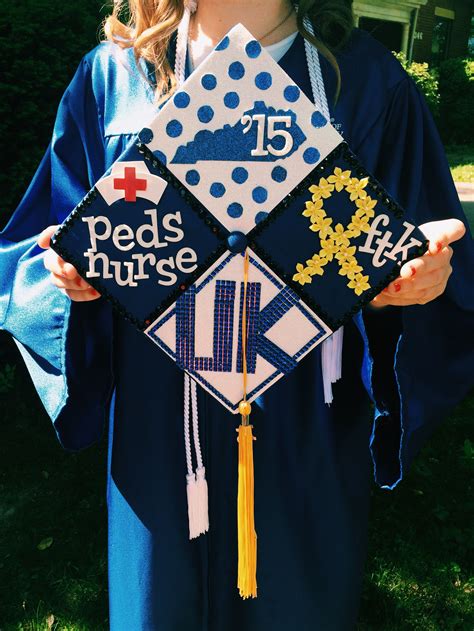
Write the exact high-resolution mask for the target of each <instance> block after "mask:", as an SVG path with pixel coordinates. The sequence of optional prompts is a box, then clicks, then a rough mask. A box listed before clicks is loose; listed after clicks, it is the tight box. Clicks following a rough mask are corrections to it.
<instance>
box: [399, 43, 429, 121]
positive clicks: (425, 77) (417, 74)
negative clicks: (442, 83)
mask: <svg viewBox="0 0 474 631" xmlns="http://www.w3.org/2000/svg"><path fill="white" fill-rule="evenodd" d="M394 55H395V57H396V58H397V59H398V61H399V62H400V63H401V64H402V66H403V68H404V69H405V70H406V71H407V73H408V74H409V75H410V76H411V77H412V79H413V80H414V81H415V83H416V85H417V86H418V87H419V89H420V90H421V92H423V94H424V95H425V98H426V101H427V103H428V105H429V107H430V110H431V112H432V113H433V116H434V117H435V119H436V118H437V117H438V114H439V101H440V95H439V88H438V76H437V72H436V70H435V69H433V68H430V67H429V65H428V64H427V63H417V62H414V61H413V62H409V61H408V60H407V58H406V56H405V54H404V53H394Z"/></svg>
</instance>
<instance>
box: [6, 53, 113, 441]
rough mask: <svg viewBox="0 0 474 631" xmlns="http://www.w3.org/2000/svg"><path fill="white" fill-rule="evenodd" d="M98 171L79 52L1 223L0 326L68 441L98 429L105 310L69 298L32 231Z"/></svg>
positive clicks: (92, 435) (92, 105) (89, 90)
mask: <svg viewBox="0 0 474 631" xmlns="http://www.w3.org/2000/svg"><path fill="white" fill-rule="evenodd" d="M25 150H26V148H25ZM103 171H104V145H103V134H102V132H101V117H100V115H99V114H98V110H97V106H96V100H95V97H94V92H93V85H92V78H91V68H90V65H89V63H88V61H87V60H86V58H84V59H83V60H82V62H81V64H80V65H79V67H78V69H77V71H76V74H75V76H74V78H73V79H72V81H71V83H70V85H69V86H68V88H67V90H66V92H65V93H64V95H63V98H62V100H61V102H60V105H59V109H58V113H57V117H56V122H55V126H54V130H53V136H52V140H51V143H50V145H49V147H48V149H47V151H46V153H45V155H44V157H43V159H42V161H41V164H40V166H39V168H38V170H37V172H36V174H35V176H34V177H33V180H32V182H31V184H30V186H29V188H28V190H27V191H26V193H25V195H24V197H23V199H22V200H21V202H20V204H19V206H18V208H17V209H16V211H15V213H14V215H13V216H12V218H11V220H10V221H9V223H8V224H7V226H6V227H5V229H4V230H3V232H1V233H0V327H1V328H2V329H3V330H5V331H7V332H9V333H10V334H11V335H12V336H13V338H14V340H15V342H16V344H17V346H18V347H19V349H20V352H21V354H22V356H23V359H24V361H25V363H26V365H27V368H28V370H29V372H30V375H31V377H32V380H33V382H34V385H35V387H36V390H37V392H38V394H39V396H40V398H41V400H42V402H43V404H44V407H45V408H46V411H47V412H48V414H49V416H50V417H51V419H52V421H53V424H54V428H55V430H56V433H57V435H58V438H59V440H60V442H61V444H62V445H63V446H64V447H65V448H67V449H74V450H75V449H79V448H82V447H85V446H87V445H89V444H91V443H93V442H94V441H95V440H97V439H98V438H99V437H100V435H101V433H102V428H103V425H104V421H105V418H106V414H107V410H108V405H107V402H108V399H109V396H110V392H111V388H112V383H113V379H112V369H111V365H112V362H111V335H112V333H111V328H112V327H111V321H112V320H111V314H110V310H109V307H108V306H107V305H106V304H105V302H104V301H102V299H98V300H96V301H92V302H88V303H73V302H71V301H70V300H69V298H68V297H67V296H65V295H64V294H63V293H62V292H61V291H59V290H58V289H57V288H55V287H54V286H53V285H52V283H51V281H50V279H49V273H48V272H47V271H46V269H45V268H44V264H43V259H44V251H43V250H41V249H40V248H39V247H38V246H37V245H36V240H37V237H38V234H39V233H40V232H41V231H42V230H43V229H44V228H45V227H47V226H48V225H51V224H58V223H61V222H62V221H63V219H64V218H65V217H66V216H67V215H68V214H69V213H70V211H71V210H72V209H73V208H74V207H75V206H76V204H77V203H78V202H79V201H80V200H81V199H82V198H83V196H84V195H85V194H86V192H87V191H88V190H89V189H90V187H91V184H93V183H94V182H95V181H96V180H97V179H99V177H100V176H101V175H102V174H103Z"/></svg>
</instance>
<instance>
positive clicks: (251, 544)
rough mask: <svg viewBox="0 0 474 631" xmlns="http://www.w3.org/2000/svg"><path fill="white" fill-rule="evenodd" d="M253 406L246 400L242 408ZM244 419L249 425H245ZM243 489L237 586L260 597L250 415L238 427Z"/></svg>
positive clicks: (239, 510) (246, 594) (239, 504)
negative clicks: (258, 592)
mask: <svg viewBox="0 0 474 631" xmlns="http://www.w3.org/2000/svg"><path fill="white" fill-rule="evenodd" d="M244 405H245V406H248V408H249V411H250V404H249V403H247V401H242V402H241V404H240V408H242V407H243V406H244ZM244 419H246V420H247V424H244ZM237 431H238V439H237V440H238V443H239V487H238V492H237V528H238V552H239V564H238V573H237V587H238V588H239V593H240V595H241V596H242V598H249V597H252V598H256V597H257V533H256V532H255V521H254V478H253V441H254V440H255V439H254V437H253V435H252V426H251V425H249V424H248V414H246V415H242V425H239V428H238V430H237Z"/></svg>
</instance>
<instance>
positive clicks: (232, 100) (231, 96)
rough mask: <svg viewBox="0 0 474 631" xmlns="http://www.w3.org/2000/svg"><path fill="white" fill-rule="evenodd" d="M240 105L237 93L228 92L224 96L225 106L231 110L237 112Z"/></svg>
mask: <svg viewBox="0 0 474 631" xmlns="http://www.w3.org/2000/svg"><path fill="white" fill-rule="evenodd" d="M239 103H240V99H239V95H238V94H237V92H227V94H226V95H225V96H224V105H225V106H226V107H228V108H229V109H231V110H235V108H236V107H238V105H239Z"/></svg>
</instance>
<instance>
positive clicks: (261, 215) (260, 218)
mask: <svg viewBox="0 0 474 631" xmlns="http://www.w3.org/2000/svg"><path fill="white" fill-rule="evenodd" d="M267 217H268V213H266V212H265V211H264V210H261V211H260V212H258V213H257V214H256V215H255V223H260V222H261V221H264V219H266V218H267Z"/></svg>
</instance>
